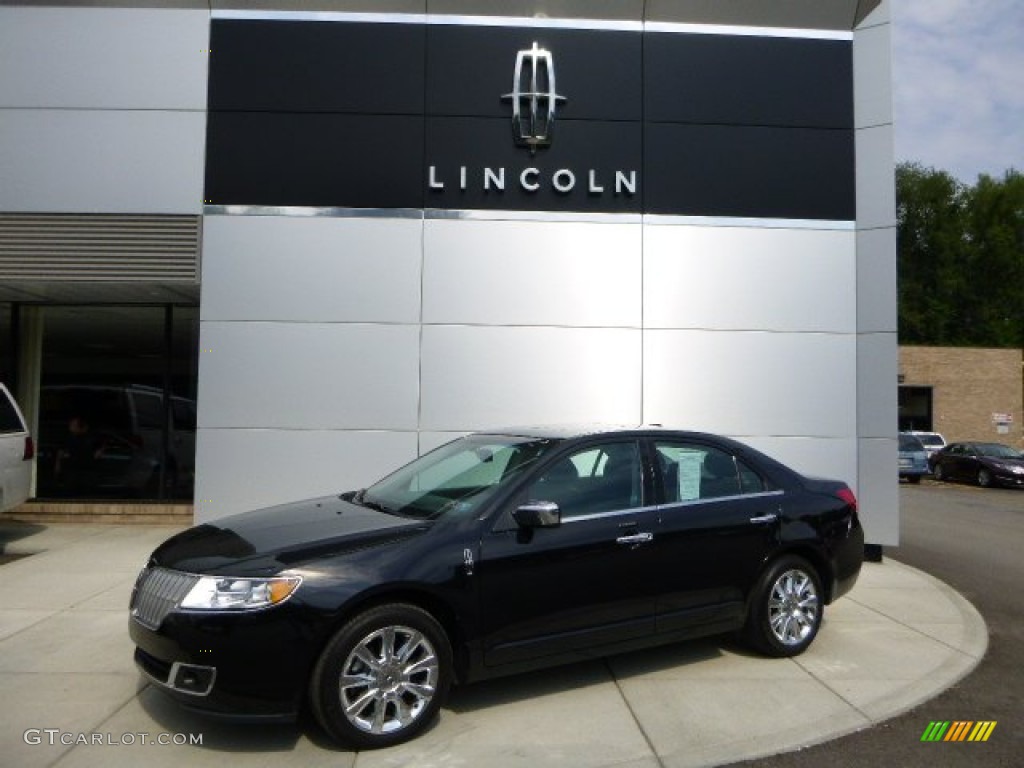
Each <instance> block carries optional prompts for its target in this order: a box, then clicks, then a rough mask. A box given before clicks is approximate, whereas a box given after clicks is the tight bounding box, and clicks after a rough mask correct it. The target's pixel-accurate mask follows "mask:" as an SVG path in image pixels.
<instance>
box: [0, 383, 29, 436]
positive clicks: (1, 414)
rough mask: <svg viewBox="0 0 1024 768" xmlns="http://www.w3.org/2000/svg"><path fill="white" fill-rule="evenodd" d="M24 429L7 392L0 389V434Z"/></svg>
mask: <svg viewBox="0 0 1024 768" xmlns="http://www.w3.org/2000/svg"><path fill="white" fill-rule="evenodd" d="M24 429H25V428H24V427H23V426H22V425H21V418H20V417H19V416H18V412H17V411H16V410H15V408H14V403H13V401H11V400H8V399H7V393H6V392H5V391H3V390H0V434H5V433H9V432H21V431H23V430H24Z"/></svg>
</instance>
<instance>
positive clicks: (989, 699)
mask: <svg viewBox="0 0 1024 768" xmlns="http://www.w3.org/2000/svg"><path fill="white" fill-rule="evenodd" d="M900 515H901V531H900V541H901V543H900V546H899V547H894V548H891V549H889V548H887V549H886V551H885V557H886V558H892V559H894V560H896V559H898V560H899V561H900V562H902V563H906V564H908V565H911V566H914V567H916V568H920V569H921V570H923V571H926V572H928V573H930V574H932V575H934V576H936V577H937V578H940V579H942V580H943V581H944V582H946V583H947V584H949V585H950V586H952V587H953V588H955V589H956V590H958V591H959V592H960V594H962V595H963V596H964V597H966V598H967V599H969V600H970V601H971V603H972V604H973V605H974V606H975V607H976V608H977V609H978V610H979V611H980V612H981V614H982V616H983V617H984V618H985V622H986V624H987V625H988V631H989V647H988V653H987V654H986V655H985V658H984V659H983V660H982V662H981V664H980V665H979V666H978V667H977V669H975V670H974V671H973V672H972V673H971V674H970V675H969V676H968V677H966V678H964V679H963V680H962V681H960V682H959V683H957V684H956V685H954V686H952V687H950V688H949V689H947V690H946V691H944V692H943V693H941V694H940V695H939V696H937V697H935V698H932V699H930V700H929V701H927V702H926V703H923V704H921V705H919V706H917V707H914V708H912V709H911V710H909V711H908V712H906V713H904V714H903V715H901V716H899V717H896V718H893V719H891V720H888V721H886V722H885V723H883V724H881V725H880V726H877V727H874V728H870V729H867V730H864V731H861V732H859V733H856V734H854V735H851V736H847V737H845V738H840V739H837V740H834V741H830V742H829V743H827V744H822V745H820V746H817V747H813V748H811V749H806V750H802V751H799V752H793V753H789V754H784V755H778V756H774V757H771V758H763V759H758V760H753V761H748V762H745V763H742V765H743V766H757V767H758V768H812V766H813V768H818V766H821V765H824V764H828V763H831V764H834V765H841V766H843V768H861V767H863V768H879V766H890V765H891V766H901V768H935V766H942V768H960V767H961V766H963V768H968V766H969V767H970V768H1003V766H1005V767H1006V768H1011V766H1012V767H1013V768H1019V767H1020V766H1024V491H1020V490H1013V489H1001V488H975V487H972V486H969V485H962V484H953V483H949V484H946V483H938V482H935V481H933V480H925V481H924V482H923V483H922V484H921V485H920V486H913V485H904V486H902V487H901V489H900ZM956 721H971V722H980V721H990V722H991V721H994V722H995V723H996V726H995V728H994V729H993V730H992V733H991V735H990V737H989V739H988V740H987V741H986V742H984V743H970V742H967V743H949V742H938V743H929V742H922V741H921V736H922V735H923V733H924V731H925V729H926V728H927V727H928V724H929V723H931V722H951V723H952V722H956Z"/></svg>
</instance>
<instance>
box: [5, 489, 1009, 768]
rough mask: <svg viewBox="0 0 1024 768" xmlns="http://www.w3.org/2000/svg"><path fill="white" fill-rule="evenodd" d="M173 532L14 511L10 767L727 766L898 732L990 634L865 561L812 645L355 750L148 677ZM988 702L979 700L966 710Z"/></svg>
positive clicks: (920, 576) (636, 676) (566, 672)
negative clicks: (790, 654)
mask: <svg viewBox="0 0 1024 768" xmlns="http://www.w3.org/2000/svg"><path fill="white" fill-rule="evenodd" d="M914 490H917V489H914ZM921 490H922V492H923V493H928V492H929V491H928V490H927V489H921ZM913 498H915V499H916V496H914V497H913ZM1021 498H1022V499H1024V494H1021ZM174 530H175V529H173V528H167V527H157V526H139V525H137V526H109V525H108V526H102V525H49V526H42V525H25V524H14V523H5V522H0V553H2V554H4V555H16V554H29V555H30V556H28V557H23V558H20V559H17V560H13V561H9V562H7V563H5V564H4V565H2V566H0V577H2V582H0V583H2V585H3V587H2V595H3V597H2V598H0V685H2V686H3V687H2V690H3V696H2V698H0V765H3V766H4V767H5V768H7V767H8V766H10V767H11V768H21V767H22V766H25V767H26V768H34V767H35V766H46V767H49V766H58V767H59V768H74V767H75V766H103V767H104V768H108V767H109V768H118V767H119V766H129V765H131V766H134V765H138V764H140V763H145V764H146V765H147V766H160V765H167V766H181V765H189V766H207V765H209V766H218V767H220V766H222V765H223V764H224V761H225V760H229V761H230V762H231V764H232V766H233V768H234V767H235V766H238V768H243V767H244V766H250V765H251V766H271V765H273V766H281V765H297V766H298V765H301V766H317V765H324V766H327V765H330V766H338V767H344V766H358V768H372V767H374V766H423V768H433V767H434V766H478V765H480V766H488V768H490V767H491V766H496V767H497V768H504V766H508V767H509V768H518V767H519V766H522V767H523V768H542V767H543V766H559V768H564V767H565V766H570V767H572V766H580V767H581V768H582V767H584V766H586V767H587V768H648V767H649V768H655V767H658V766H672V767H673V768H676V767H678V768H684V767H686V766H705V765H707V766H710V765H722V764H726V763H730V762H735V761H738V760H743V759H748V758H755V757H757V758H760V757H762V756H765V755H772V754H775V753H781V752H787V751H790V750H796V749H801V748H807V747H808V746H809V745H813V744H816V743H819V742H823V741H828V740H832V739H836V738H838V737H841V736H842V735H843V734H848V733H853V732H856V731H862V732H863V733H864V734H867V735H868V736H870V735H871V734H873V733H876V732H878V731H881V730H883V729H885V728H887V727H888V726H887V722H893V721H891V720H890V718H893V717H897V716H898V715H900V714H901V713H903V712H906V711H908V710H912V711H917V710H914V709H913V708H915V707H918V705H920V704H921V702H924V701H927V700H929V699H931V698H932V697H934V696H936V695H937V694H939V693H940V692H941V691H943V690H944V689H946V688H948V687H949V686H951V685H955V684H956V683H957V682H958V681H960V680H961V679H962V678H964V677H965V676H966V675H968V674H969V673H970V672H971V670H972V669H974V667H975V666H976V665H977V664H978V662H979V660H980V659H981V658H982V657H983V656H984V654H985V649H986V646H987V642H988V635H987V632H986V628H985V623H984V621H983V620H982V618H981V616H980V615H979V614H978V613H977V611H975V610H974V608H973V607H972V606H971V604H970V602H968V601H967V600H965V599H964V598H963V597H962V596H961V595H960V594H958V593H957V592H956V591H954V590H952V589H950V588H949V587H948V586H946V585H945V584H944V583H942V582H941V581H939V580H937V579H935V578H933V577H932V576H930V575H928V574H926V573H924V572H922V571H919V570H916V569H914V568H910V567H907V566H905V565H902V564H900V563H898V562H896V561H894V560H887V561H886V562H884V563H882V564H874V563H871V564H866V566H865V569H864V571H863V573H862V575H861V579H860V581H859V582H858V584H857V586H856V587H855V589H854V590H853V592H851V593H850V595H848V596H846V597H844V598H842V599H841V600H839V601H838V602H837V603H835V604H834V605H833V606H830V607H829V608H828V609H827V610H826V614H825V623H824V625H823V627H822V630H821V632H820V633H819V635H818V637H817V639H816V640H815V643H814V644H813V645H812V647H811V648H810V649H809V650H808V651H807V652H806V653H805V654H803V655H802V656H800V657H797V658H795V659H765V658H761V657H759V656H756V655H754V654H751V653H749V652H747V651H746V650H745V649H744V648H743V647H742V646H739V645H736V644H734V643H733V642H732V641H731V640H730V639H728V638H715V639H711V640H705V641H699V642H693V643H689V644H680V645H676V646H670V647H666V648H662V649H658V650H655V651H646V652H642V653H633V654H625V655H620V656H616V657H613V658H610V659H607V660H601V661H593V662H586V663H580V664H576V665H572V666H568V667H562V668H558V669H554V670H548V671H544V672H539V673H534V674H527V675H521V676H518V677H512V678H506V679H502V680H495V681H491V682H487V683H481V684H477V685H473V686H467V687H465V688H461V689H456V690H455V691H453V693H452V695H451V696H450V698H449V701H448V702H447V704H446V706H445V707H444V708H443V710H442V714H441V719H440V721H439V723H438V724H437V725H436V726H435V727H433V728H432V729H430V730H429V731H428V732H427V733H425V734H424V735H423V736H421V737H420V738H419V739H417V740H415V741H413V742H410V743H408V744H405V745H402V746H399V747H396V748H393V749H388V750H380V751H376V752H363V753H359V754H356V753H352V752H347V751H345V750H342V749H340V748H338V747H336V746H334V745H332V744H330V743H329V742H328V741H327V740H326V739H325V737H324V736H323V735H322V733H320V732H319V730H318V729H317V728H316V727H315V726H314V725H313V724H311V723H310V722H308V721H303V722H300V723H299V724H298V725H291V726H290V725H280V726H260V727H254V726H244V725H234V724H227V723H223V722H219V721H215V720H211V719H208V718H205V717H202V716H199V715H195V714H192V713H189V712H186V711H184V710H182V709H180V708H179V707H178V706H177V705H175V704H173V703H172V702H170V701H168V700H167V699H165V697H163V696H162V695H161V694H160V693H159V692H158V691H156V690H154V689H153V688H152V686H150V685H148V684H147V683H146V682H145V681H144V680H142V679H141V678H140V676H139V675H138V673H137V672H136V670H135V668H134V665H133V663H132V661H131V655H132V646H131V642H130V640H129V638H128V634H127V622H128V615H127V602H128V596H129V594H130V591H131V586H132V583H133V581H134V579H135V576H136V574H137V572H138V569H139V567H141V565H142V564H143V563H144V562H145V560H146V557H147V555H148V553H149V551H150V550H151V549H152V548H153V547H155V546H156V545H157V544H158V543H159V542H160V541H162V540H163V539H164V538H165V537H166V536H168V535H170V534H171V533H172V532H173V531H174ZM1018 599H1019V598H1018ZM1018 632H1019V628H1018ZM267 663H268V664H272V663H273V659H267ZM254 674H258V670H254ZM968 679H970V678H968ZM968 710H969V711H968ZM989 712H990V710H984V709H983V708H982V707H980V706H971V707H967V706H966V705H965V711H962V712H961V711H959V710H958V711H957V712H956V713H953V712H952V711H951V710H950V715H949V717H954V716H955V717H957V718H960V719H968V718H980V717H981V716H982V715H988V714H989ZM915 717H916V719H914V720H913V723H915V724H916V723H918V722H919V721H920V720H921V717H922V716H921V715H916V716H915ZM897 719H898V720H899V718H897ZM880 724H881V725H880ZM926 725H927V723H926V722H920V727H917V726H916V725H915V727H916V728H917V734H916V735H915V736H914V739H913V740H914V741H917V740H918V739H919V737H920V733H921V731H922V730H923V729H924V727H925V726H926ZM865 729H867V730H865ZM1008 731H1011V727H1010V726H1009V724H1006V727H1005V728H1003V730H1000V729H998V728H997V730H996V733H995V736H994V737H993V738H994V739H998V738H1000V737H1002V735H1003V733H1004V732H1008ZM852 738H854V739H856V738H859V737H858V736H854V737H852ZM197 741H201V743H197ZM842 741H843V740H842V739H840V741H839V742H831V744H835V743H842ZM160 742H167V743H160ZM831 744H829V745H827V746H825V747H821V748H813V747H812V748H810V749H805V752H803V753H798V754H811V753H813V752H814V750H815V749H823V750H825V751H824V752H822V753H821V755H823V756H824V757H825V758H827V759H832V754H833V753H832V752H830V751H828V750H830V749H831ZM918 746H920V745H919V744H918ZM927 746H929V747H935V746H938V747H940V748H941V747H942V746H943V745H927ZM946 746H950V745H946ZM952 746H954V748H959V747H964V746H966V745H952ZM972 746H980V747H982V748H984V747H986V746H988V745H972ZM768 759H770V758H768ZM822 759H823V758H822V757H821V756H819V757H818V758H817V760H816V761H814V762H812V763H806V764H808V765H810V764H813V765H819V764H820V763H821V760H822ZM878 762H879V761H878V759H877V757H876V759H875V760H874V761H872V765H873V766H874V765H877V763H878ZM800 764H804V763H800ZM844 764H845V761H844ZM849 764H851V765H852V764H854V763H852V762H851V763H849ZM864 764H866V763H864ZM882 764H885V765H902V764H907V763H904V762H903V761H898V760H895V761H890V760H884V761H882ZM1018 764H1019V763H1018ZM780 765H782V763H780Z"/></svg>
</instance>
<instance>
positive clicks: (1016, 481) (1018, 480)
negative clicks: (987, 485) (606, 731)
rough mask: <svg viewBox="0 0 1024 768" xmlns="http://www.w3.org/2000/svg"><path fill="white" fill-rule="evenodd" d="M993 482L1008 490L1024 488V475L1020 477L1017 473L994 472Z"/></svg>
mask: <svg viewBox="0 0 1024 768" xmlns="http://www.w3.org/2000/svg"><path fill="white" fill-rule="evenodd" d="M992 480H993V481H994V482H996V483H998V484H999V485H1002V486H1005V487H1007V488H1024V475H1018V474H1017V473H1016V472H1006V471H1001V470H994V471H993V472H992Z"/></svg>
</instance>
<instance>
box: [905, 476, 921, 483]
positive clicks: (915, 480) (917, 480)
mask: <svg viewBox="0 0 1024 768" xmlns="http://www.w3.org/2000/svg"><path fill="white" fill-rule="evenodd" d="M907 480H909V481H910V482H911V483H913V484H914V485H920V484H921V476H920V475H910V477H908V478H907Z"/></svg>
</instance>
